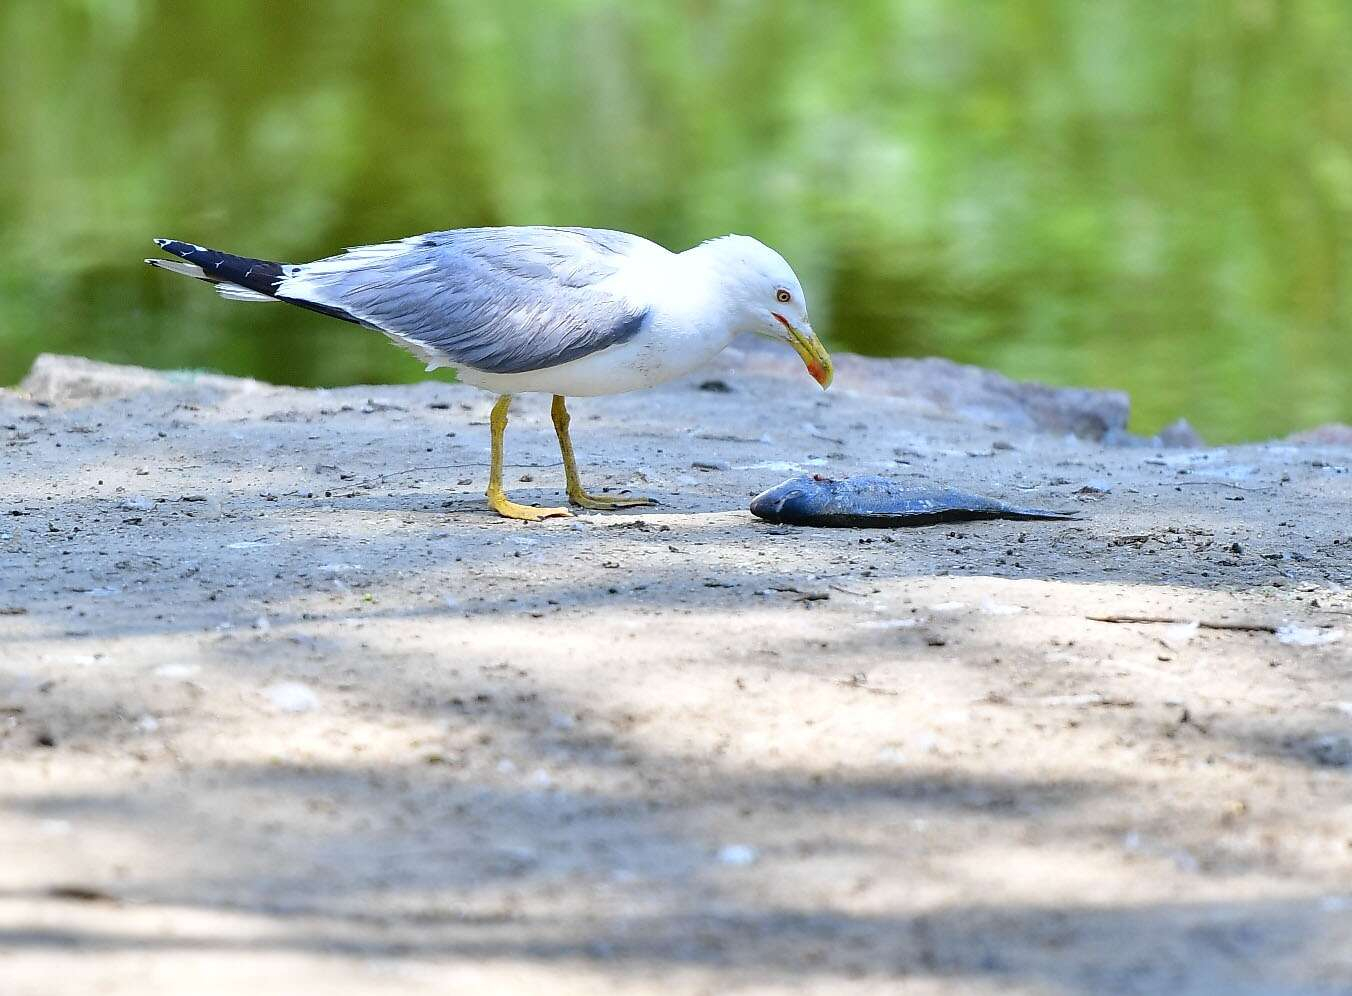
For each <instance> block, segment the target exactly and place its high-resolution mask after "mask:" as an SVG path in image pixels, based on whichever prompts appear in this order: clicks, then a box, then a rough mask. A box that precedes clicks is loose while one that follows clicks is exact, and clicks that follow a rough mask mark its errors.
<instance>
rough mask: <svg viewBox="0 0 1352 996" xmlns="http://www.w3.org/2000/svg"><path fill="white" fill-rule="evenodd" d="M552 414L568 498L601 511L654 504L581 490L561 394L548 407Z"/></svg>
mask: <svg viewBox="0 0 1352 996" xmlns="http://www.w3.org/2000/svg"><path fill="white" fill-rule="evenodd" d="M550 414H552V415H553V416H554V431H555V432H556V433H557V434H558V437H559V452H560V453H562V454H563V476H564V478H565V479H566V480H567V482H568V500H569V501H570V502H572V503H573V504H574V505H580V506H581V507H582V508H595V509H600V510H602V511H604V510H606V509H612V508H637V507H638V506H640V505H656V504H657V502H655V501H653V500H652V499H651V498H607V497H605V496H604V495H589V494H587V492H585V491H583V490H582V481H581V480H580V479H579V478H578V476H577V460H576V459H575V458H574V457H573V440H572V438H571V437H570V436H569V435H568V422H569V418H568V409H567V407H565V405H564V403H563V395H561V394H556V395H554V405H553V407H552V408H551V409H550Z"/></svg>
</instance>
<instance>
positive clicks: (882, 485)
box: [751, 475, 1075, 528]
mask: <svg viewBox="0 0 1352 996" xmlns="http://www.w3.org/2000/svg"><path fill="white" fill-rule="evenodd" d="M751 513H752V514H753V515H756V516H758V517H760V518H762V519H764V520H765V521H766V522H775V523H783V524H785V525H790V526H854V527H865V528H868V527H872V528H882V527H887V526H928V525H932V524H934V523H936V522H966V521H970V520H972V519H1073V518H1074V517H1075V515H1074V513H1073V512H1052V511H1048V510H1046V509H1041V508H1022V507H1020V506H1018V505H1009V504H1006V503H1005V502H1002V501H998V500H996V499H994V498H985V497H982V496H981V495H972V494H967V493H966V492H963V491H954V490H952V489H949V488H933V489H931V488H921V489H917V488H910V487H906V486H904V485H902V484H899V483H898V482H896V481H889V480H887V479H886V478H883V477H875V476H865V477H846V478H843V479H840V480H833V479H832V478H829V477H821V476H818V475H813V476H808V475H804V476H802V477H795V478H793V479H791V480H788V481H785V482H784V483H783V484H777V485H775V486H774V487H773V488H771V489H770V490H769V491H764V492H762V493H761V494H758V495H757V496H756V497H755V498H753V499H752V500H751Z"/></svg>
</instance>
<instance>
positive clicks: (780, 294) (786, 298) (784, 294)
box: [775, 287, 793, 304]
mask: <svg viewBox="0 0 1352 996" xmlns="http://www.w3.org/2000/svg"><path fill="white" fill-rule="evenodd" d="M775 300H776V301H778V302H779V303H780V304H788V303H789V302H790V301H792V300H793V295H792V294H790V293H789V292H788V291H786V290H785V289H784V288H783V287H781V288H779V290H777V291H775Z"/></svg>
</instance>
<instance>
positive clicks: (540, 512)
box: [486, 394, 573, 522]
mask: <svg viewBox="0 0 1352 996" xmlns="http://www.w3.org/2000/svg"><path fill="white" fill-rule="evenodd" d="M511 406H512V396H511V395H510V394H504V395H502V396H501V397H499V398H498V400H497V403H496V404H494V405H493V414H492V415H491V416H490V417H489V420H488V425H489V429H490V431H491V434H492V439H493V444H492V456H491V457H490V463H489V467H488V491H487V492H486V494H487V496H488V507H489V508H491V509H492V510H493V511H495V512H497V513H498V515H501V516H502V517H504V518H507V519H522V520H524V521H526V522H539V521H540V520H541V519H548V518H550V517H552V516H555V515H572V514H573V513H572V512H570V511H568V509H566V508H536V507H534V506H533V505H521V504H518V503H517V502H514V501H512V500H511V499H510V498H508V497H507V496H506V495H505V494H504V493H503V491H502V435H503V433H504V432H506V431H507V409H508V408H510V407H511Z"/></svg>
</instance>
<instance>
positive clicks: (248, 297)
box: [216, 283, 277, 302]
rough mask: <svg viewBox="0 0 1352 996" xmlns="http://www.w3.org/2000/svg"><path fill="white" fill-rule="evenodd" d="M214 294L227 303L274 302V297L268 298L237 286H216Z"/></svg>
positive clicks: (265, 295)
mask: <svg viewBox="0 0 1352 996" xmlns="http://www.w3.org/2000/svg"><path fill="white" fill-rule="evenodd" d="M216 293H217V294H219V295H221V297H223V298H225V299H226V300H227V301H254V302H268V301H276V300H277V299H276V298H275V297H269V296H268V295H267V294H260V293H259V292H258V291H252V290H249V288H247V287H241V286H240V285H239V284H224V283H222V284H217V285H216Z"/></svg>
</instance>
